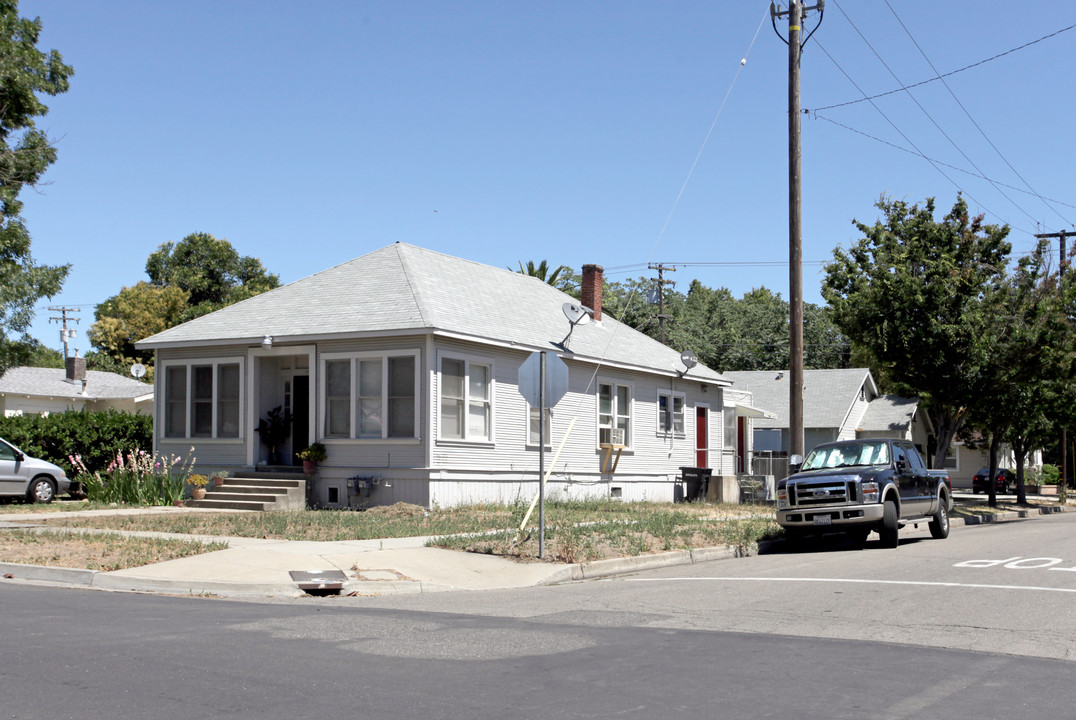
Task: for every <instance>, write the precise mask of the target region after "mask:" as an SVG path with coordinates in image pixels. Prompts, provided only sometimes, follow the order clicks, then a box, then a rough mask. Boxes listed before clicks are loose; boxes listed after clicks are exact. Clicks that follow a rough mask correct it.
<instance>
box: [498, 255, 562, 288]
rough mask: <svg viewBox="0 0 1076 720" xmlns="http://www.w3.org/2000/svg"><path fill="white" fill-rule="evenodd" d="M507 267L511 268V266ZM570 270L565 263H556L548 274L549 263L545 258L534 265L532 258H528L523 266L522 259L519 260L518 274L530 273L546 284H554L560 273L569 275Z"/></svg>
mask: <svg viewBox="0 0 1076 720" xmlns="http://www.w3.org/2000/svg"><path fill="white" fill-rule="evenodd" d="M508 269H509V270H511V269H512V268H508ZM571 272H572V269H571V268H570V267H568V266H567V265H558V266H557V268H556V269H555V270H553V274H552V275H549V263H547V262H546V261H545V260H543V261H542V262H540V263H539V264H538V265H535V264H534V261H533V260H528V261H527V265H526V267H524V266H523V261H522V260H520V261H519V274H520V275H530V276H531V277H536V278H538V279H539V280H541V281H542V282H544V283H546V284H548V285H554V286H556V284H557V280H558V279H560V276H561V273H564V274H565V275H570V274H571Z"/></svg>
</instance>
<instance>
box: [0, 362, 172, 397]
mask: <svg viewBox="0 0 1076 720" xmlns="http://www.w3.org/2000/svg"><path fill="white" fill-rule="evenodd" d="M0 393H4V394H7V395H33V396H37V397H54V398H71V399H76V398H77V399H92V400H109V399H121V398H136V397H141V396H143V395H151V394H153V386H152V385H149V384H147V383H143V382H139V381H138V380H135V379H133V378H126V377H124V376H122V375H117V374H116V373H110V372H102V371H100V370H87V371H86V394H85V395H83V394H82V383H81V382H77V383H73V382H68V381H67V373H66V372H65V371H64V370H62V369H56V368H37V367H17V368H11V369H10V370H8V371H7V372H6V373H4V375H3V377H0Z"/></svg>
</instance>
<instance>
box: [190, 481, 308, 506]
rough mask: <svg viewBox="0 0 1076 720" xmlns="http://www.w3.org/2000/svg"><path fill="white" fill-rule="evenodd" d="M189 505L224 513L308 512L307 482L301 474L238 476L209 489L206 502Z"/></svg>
mask: <svg viewBox="0 0 1076 720" xmlns="http://www.w3.org/2000/svg"><path fill="white" fill-rule="evenodd" d="M282 475H283V477H281V476H282ZM186 504H187V507H194V508H217V509H220V510H258V511H288V510H305V509H306V478H305V476H304V475H301V474H298V473H273V474H269V473H260V472H241V473H236V475H235V476H229V477H227V478H225V479H224V484H223V485H219V486H214V487H211V488H209V489H208V490H207V492H206V496H205V498H204V499H203V500H187V503H186Z"/></svg>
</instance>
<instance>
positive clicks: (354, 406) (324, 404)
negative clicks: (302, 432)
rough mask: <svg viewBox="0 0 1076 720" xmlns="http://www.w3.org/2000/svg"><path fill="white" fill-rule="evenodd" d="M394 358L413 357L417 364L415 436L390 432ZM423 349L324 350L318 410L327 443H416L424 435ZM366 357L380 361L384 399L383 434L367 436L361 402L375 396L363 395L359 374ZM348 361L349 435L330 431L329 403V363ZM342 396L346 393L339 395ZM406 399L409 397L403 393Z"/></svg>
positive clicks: (413, 412) (320, 360) (413, 397)
mask: <svg viewBox="0 0 1076 720" xmlns="http://www.w3.org/2000/svg"><path fill="white" fill-rule="evenodd" d="M393 358H409V359H411V361H412V364H413V366H414V367H413V371H412V383H413V384H412V387H413V394H412V395H411V396H410V397H411V401H412V403H411V408H412V409H411V422H412V428H411V435H390V434H389V429H390V427H391V422H390V419H389V417H388V414H389V412H390V407H391V403H390V402H389V400H390V395H389V364H390V363H391V361H392V359H393ZM419 358H420V352H419V351H418V350H374V351H363V352H333V353H322V354H321V355H320V356H319V358H318V369H319V373H318V398H319V400H320V402H321V408H322V410H321V412H319V413H318V419H317V426H318V431H319V433H320V435H321V437H322V438H323V439H324V440H325V441H326V442H330V443H331V442H341V441H358V442H386V441H387V442H413V441H416V440H419V439H420V438H421V434H420V430H421V426H422V422H421V415H420V413H419V408H420V402H421V399H422V393H421V386H422V384H421V367H420V366H421V363H420V362H419ZM364 360H380V363H379V365H380V374H381V377H380V383H379V384H380V393H381V394H380V399H381V433H380V435H377V436H374V435H363V433H362V430H361V427H362V423H361V421H362V418H361V417H360V416H359V412H360V410H361V401H362V400H363V399H365V398H372V397H374V396H372V395H370V396H366V395H361V394H360V393H361V392H362V388H361V387H360V385H361V382H360V381H361V378H360V376H359V372H360V367H361V364H362V362H363V361H364ZM341 361H346V362H347V363H348V365H347V368H348V395H347V398H346V399H347V403H348V405H347V418H348V432H347V435H346V436H345V435H340V434H332V435H330V434H329V433H328V426H329V417H328V412H329V403H328V399H329V396H328V394H327V393H328V385H327V383H328V379H329V376H328V364H329V363H331V362H341ZM333 397H335V398H337V399H340V398H341V397H342V396H340V397H337V396H333ZM401 397H404V398H406V397H407V396H401ZM391 399H397V400H398V399H399V397H395V396H392V397H391Z"/></svg>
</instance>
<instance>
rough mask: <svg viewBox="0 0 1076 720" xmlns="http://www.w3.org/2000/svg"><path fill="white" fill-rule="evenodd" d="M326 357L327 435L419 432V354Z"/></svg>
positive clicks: (379, 436) (367, 436)
mask: <svg viewBox="0 0 1076 720" xmlns="http://www.w3.org/2000/svg"><path fill="white" fill-rule="evenodd" d="M323 362H324V365H323V368H324V373H323V378H324V379H323V381H322V382H323V385H322V392H323V393H324V397H325V415H324V420H323V424H324V436H325V437H327V438H359V439H382V438H414V437H417V432H416V428H415V419H416V417H417V414H418V413H417V409H416V404H417V402H418V397H417V393H416V387H417V385H418V380H417V375H416V367H417V360H416V354H411V353H408V354H406V355H385V354H365V353H364V354H362V355H354V356H345V355H334V356H331V357H326V358H325V359H324V361H323Z"/></svg>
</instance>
